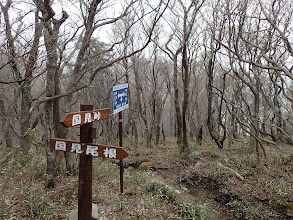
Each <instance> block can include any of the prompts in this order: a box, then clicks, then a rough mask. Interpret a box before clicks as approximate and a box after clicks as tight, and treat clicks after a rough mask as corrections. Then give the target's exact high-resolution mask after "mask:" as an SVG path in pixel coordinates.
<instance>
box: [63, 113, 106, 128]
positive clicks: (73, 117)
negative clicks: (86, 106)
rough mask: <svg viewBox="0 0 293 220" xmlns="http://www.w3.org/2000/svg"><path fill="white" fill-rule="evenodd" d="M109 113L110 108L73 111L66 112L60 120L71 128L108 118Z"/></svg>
mask: <svg viewBox="0 0 293 220" xmlns="http://www.w3.org/2000/svg"><path fill="white" fill-rule="evenodd" d="M109 115H110V110H109V109H108V108H106V109H96V110H92V111H80V112H71V113H66V114H64V115H63V116H62V118H61V119H60V121H59V122H60V123H61V124H63V125H64V126H65V127H68V128H70V127H75V126H80V125H84V124H89V123H92V122H95V121H101V120H104V119H108V118H109Z"/></svg>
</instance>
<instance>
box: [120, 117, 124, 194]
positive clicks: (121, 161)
mask: <svg viewBox="0 0 293 220" xmlns="http://www.w3.org/2000/svg"><path fill="white" fill-rule="evenodd" d="M119 146H120V147H123V143H122V112H119ZM119 165H120V193H123V173H124V167H123V160H120V162H119Z"/></svg>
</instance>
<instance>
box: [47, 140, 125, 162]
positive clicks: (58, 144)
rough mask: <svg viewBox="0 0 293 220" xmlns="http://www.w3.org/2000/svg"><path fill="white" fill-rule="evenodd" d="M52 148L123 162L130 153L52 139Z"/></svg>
mask: <svg viewBox="0 0 293 220" xmlns="http://www.w3.org/2000/svg"><path fill="white" fill-rule="evenodd" d="M50 148H51V149H52V150H56V151H64V152H71V153H76V154H85V155H89V156H93V157H103V158H109V159H118V160H122V159H123V158H125V157H127V156H128V153H127V152H126V151H125V150H124V149H123V148H122V147H115V146H108V145H102V144H92V143H80V142H77V141H70V140H64V139H59V138H51V141H50Z"/></svg>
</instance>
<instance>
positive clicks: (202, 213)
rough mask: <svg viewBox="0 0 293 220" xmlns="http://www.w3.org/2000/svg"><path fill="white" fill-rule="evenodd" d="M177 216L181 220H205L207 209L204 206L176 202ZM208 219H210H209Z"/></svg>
mask: <svg viewBox="0 0 293 220" xmlns="http://www.w3.org/2000/svg"><path fill="white" fill-rule="evenodd" d="M177 206H178V207H179V214H180V216H181V217H182V218H183V219H206V218H207V210H208V209H207V207H206V206H204V205H198V206H194V205H191V204H188V203H185V202H178V203H177ZM209 219H210V218H209Z"/></svg>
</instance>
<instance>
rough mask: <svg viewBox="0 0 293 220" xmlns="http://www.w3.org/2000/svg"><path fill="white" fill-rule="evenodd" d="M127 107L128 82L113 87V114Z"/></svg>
mask: <svg viewBox="0 0 293 220" xmlns="http://www.w3.org/2000/svg"><path fill="white" fill-rule="evenodd" d="M126 108H128V84H122V85H117V86H114V87H113V112H114V114H116V113H118V112H121V111H122V110H124V109H126Z"/></svg>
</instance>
